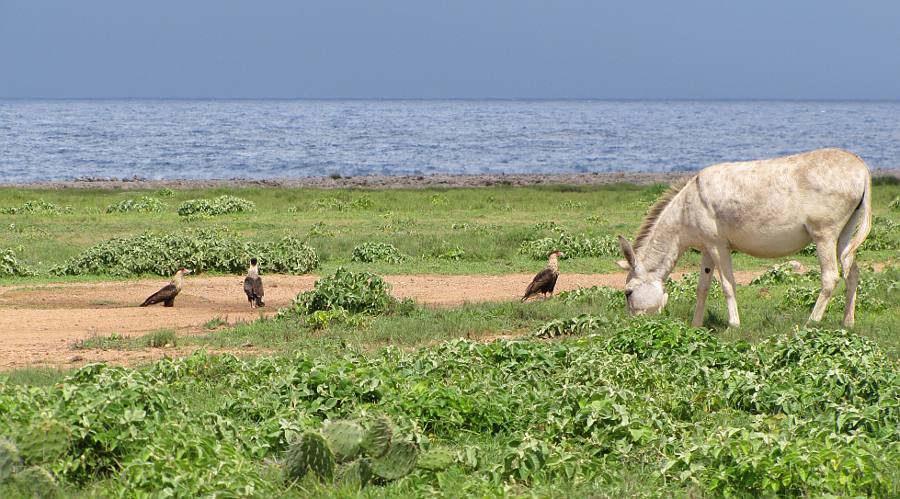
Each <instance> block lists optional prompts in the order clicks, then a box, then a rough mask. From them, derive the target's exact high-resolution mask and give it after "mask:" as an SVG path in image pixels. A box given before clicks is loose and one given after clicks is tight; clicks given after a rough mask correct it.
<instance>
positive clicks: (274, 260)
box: [51, 229, 319, 276]
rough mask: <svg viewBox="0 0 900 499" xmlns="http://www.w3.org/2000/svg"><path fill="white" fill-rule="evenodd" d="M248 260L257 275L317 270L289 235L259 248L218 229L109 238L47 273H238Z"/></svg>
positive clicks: (312, 257) (310, 254) (309, 253)
mask: <svg viewBox="0 0 900 499" xmlns="http://www.w3.org/2000/svg"><path fill="white" fill-rule="evenodd" d="M250 257H256V258H257V259H259V262H260V270H261V271H263V272H268V273H282V274H305V273H307V272H309V271H311V270H313V269H315V268H316V267H318V266H319V259H318V257H317V256H316V252H315V250H313V249H312V248H311V247H309V246H307V245H306V244H305V243H303V242H302V241H300V240H298V239H296V238H293V237H290V236H288V237H285V238H282V239H281V240H279V241H270V242H263V243H258V242H248V241H245V240H242V239H240V238H238V237H237V236H235V235H233V234H231V233H229V232H227V231H225V230H221V229H218V230H217V229H201V230H198V231H196V232H193V233H189V232H188V231H183V232H175V233H162V234H161V233H156V232H146V233H144V234H141V235H138V236H132V237H119V238H114V239H110V240H108V241H105V242H102V243H100V244H97V245H95V246H92V247H90V248H88V249H87V250H85V251H83V252H82V253H81V254H79V255H78V256H75V257H74V258H71V259H69V260H67V261H66V262H65V263H63V264H62V265H59V266H57V267H54V268H52V269H51V273H53V274H56V275H96V274H105V275H116V276H134V275H143V274H156V275H163V276H168V275H172V274H174V273H175V271H176V270H178V269H179V268H181V267H188V268H190V269H193V270H195V271H197V272H203V271H218V272H227V273H242V272H244V271H246V270H247V262H249V260H250Z"/></svg>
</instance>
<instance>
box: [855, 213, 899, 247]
mask: <svg viewBox="0 0 900 499" xmlns="http://www.w3.org/2000/svg"><path fill="white" fill-rule="evenodd" d="M859 249H860V250H863V251H885V250H887V251H891V250H900V224H898V223H897V222H894V221H893V220H891V219H890V218H887V217H879V216H876V217H874V218H873V219H872V230H871V231H870V232H869V237H867V238H866V240H865V241H863V243H862V245H861V246H860V247H859Z"/></svg>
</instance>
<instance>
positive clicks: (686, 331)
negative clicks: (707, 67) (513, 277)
mask: <svg viewBox="0 0 900 499" xmlns="http://www.w3.org/2000/svg"><path fill="white" fill-rule="evenodd" d="M661 190H662V189H661V187H659V186H655V187H646V188H639V187H634V186H613V187H596V188H569V187H546V188H484V189H459V190H440V191H439V190H398V191H361V190H360V191H357V190H354V191H326V190H308V189H306V190H289V189H245V190H237V191H228V192H226V191H219V190H204V191H175V192H174V193H168V192H164V193H158V192H138V193H134V192H129V193H124V192H110V191H28V190H24V191H23V190H15V191H13V190H8V189H7V190H2V191H0V209H3V208H10V207H21V206H22V205H23V204H25V203H26V202H28V201H36V200H40V199H42V200H44V201H46V202H49V203H53V204H54V205H55V206H56V207H57V208H59V210H60V211H61V213H59V214H46V213H44V214H3V215H0V222H2V225H0V227H3V228H4V229H5V230H4V231H3V232H2V233H0V249H6V248H9V249H12V251H13V254H14V255H15V257H14V258H15V260H16V263H17V264H24V265H25V266H26V267H28V268H29V269H30V271H31V273H32V274H33V275H29V276H6V277H4V278H3V281H4V282H5V283H28V282H48V281H58V280H91V279H110V278H111V277H109V276H104V275H93V274H91V275H76V276H67V277H59V276H55V275H51V274H50V270H51V269H52V268H53V267H54V266H59V265H62V264H64V263H65V262H66V260H67V259H70V258H73V257H76V256H78V255H79V254H80V253H82V252H83V251H84V250H86V249H88V248H89V247H91V246H93V245H95V244H98V243H101V242H103V241H104V240H107V239H109V238H113V237H127V236H134V235H138V234H141V233H143V232H146V231H148V230H152V231H156V232H159V233H172V232H180V233H185V234H193V233H196V232H197V231H198V230H200V229H204V228H207V229H211V228H216V230H220V231H226V232H227V233H229V234H234V235H236V237H238V238H240V240H241V241H246V242H266V241H274V240H278V239H279V238H281V237H283V236H285V235H290V236H293V237H295V238H296V239H297V240H299V241H303V242H305V243H307V244H308V245H309V246H311V247H312V248H314V250H315V252H316V254H317V256H318V260H319V266H318V268H317V269H315V270H314V271H313V272H314V273H316V274H320V275H322V276H331V275H333V274H334V272H335V270H336V269H337V268H338V267H345V268H347V269H350V270H351V271H353V272H374V273H376V274H400V273H437V274H488V273H490V274H498V273H507V272H533V271H536V270H537V269H539V268H541V267H542V266H543V261H539V260H536V259H534V258H533V257H531V256H529V255H528V254H523V253H521V252H520V248H523V247H524V248H525V249H526V250H527V249H528V248H530V247H531V246H529V242H533V241H536V240H540V239H542V238H553V239H554V240H556V241H559V242H569V243H572V241H576V242H577V241H581V242H584V241H592V242H591V243H590V244H587V243H584V244H580V243H579V244H580V245H579V244H575V243H573V244H574V247H575V248H576V249H578V250H579V251H584V252H585V253H592V255H593V256H579V255H578V254H576V255H575V256H574V257H573V258H570V259H567V260H564V261H563V262H562V263H561V267H562V271H563V272H604V271H613V270H615V266H614V262H615V260H616V259H617V258H618V257H617V256H616V255H615V252H614V251H611V250H609V249H608V248H607V246H604V244H605V243H606V242H607V241H609V240H610V238H611V236H612V235H614V234H618V233H623V234H628V235H630V234H632V233H633V232H634V230H635V229H636V227H637V226H638V225H639V222H640V217H641V214H642V213H643V212H644V211H645V210H646V209H647V207H648V206H649V205H650V204H651V203H652V202H653V200H654V199H655V198H656V196H657V195H658V194H659V193H660V192H661ZM221 194H230V195H236V196H240V197H241V198H244V199H247V200H250V201H252V202H254V203H255V205H256V209H255V211H254V212H251V213H238V214H230V215H221V216H214V217H209V218H199V217H183V216H179V215H178V214H177V210H178V208H179V206H180V205H181V203H182V202H184V201H186V200H188V199H194V198H213V197H215V196H218V195H221ZM898 195H900V186H898V185H896V184H891V183H889V182H882V183H879V184H878V185H876V187H875V192H874V206H875V213H876V215H878V216H879V217H880V218H879V225H878V229H879V230H880V231H881V232H878V233H877V234H875V235H874V238H878V244H877V245H874V246H875V247H874V249H866V250H864V251H862V252H861V253H860V260H861V261H862V262H863V263H864V266H868V265H871V264H874V263H876V262H879V263H887V264H888V266H887V269H886V270H884V271H882V272H877V273H875V272H872V271H871V270H866V271H864V273H863V277H862V280H863V288H864V289H863V291H862V293H863V294H862V296H861V298H860V303H859V308H858V311H857V326H856V327H855V328H854V329H853V330H852V331H843V330H840V329H839V321H840V317H841V307H842V304H840V303H836V302H833V303H832V305H831V306H830V307H829V310H828V313H827V314H826V317H825V319H824V321H823V323H822V324H821V329H807V328H805V327H804V323H805V321H806V318H807V316H808V313H809V309H810V305H811V302H810V300H814V298H815V292H816V290H817V286H818V284H817V282H816V281H815V279H814V278H810V277H809V276H802V275H795V274H793V273H791V272H788V271H785V270H781V271H778V272H774V273H772V274H771V275H769V276H768V277H766V278H765V279H764V280H762V281H761V282H758V283H754V284H752V285H750V286H744V287H741V288H739V290H738V300H739V304H740V307H741V313H742V317H741V318H742V327H741V328H740V329H738V330H733V329H727V328H726V327H725V323H726V313H725V306H724V300H723V299H722V297H721V293H720V292H719V291H718V290H717V289H714V290H713V292H712V293H711V298H710V304H709V311H708V313H707V320H706V326H707V328H706V329H691V328H689V327H687V323H689V321H690V317H691V313H692V306H693V284H692V282H691V278H690V277H688V278H685V279H684V280H682V281H679V282H672V283H670V284H669V291H670V294H671V299H670V304H669V306H668V308H667V310H666V311H665V312H664V314H663V315H662V316H661V317H657V318H640V319H632V318H629V317H627V316H626V314H625V313H624V306H623V301H622V297H621V294H620V293H618V292H616V291H615V290H610V289H605V288H595V289H589V290H582V291H575V292H569V293H565V294H563V295H560V296H557V297H555V298H553V299H550V300H545V301H538V302H529V303H524V304H523V303H519V302H505V303H485V304H471V305H465V306H462V307H457V308H449V309H435V308H425V307H421V306H418V305H416V304H414V303H401V302H396V301H395V300H392V299H390V298H389V297H387V296H385V295H381V294H379V292H378V290H377V289H375V288H371V289H370V288H365V289H362V290H360V289H355V290H348V289H345V288H342V287H341V286H340V285H341V284H342V283H341V282H338V281H339V279H338V278H334V280H335V282H336V283H337V284H336V285H335V287H334V288H332V291H331V292H333V293H336V295H337V297H336V298H335V299H336V300H337V301H338V302H340V301H341V300H344V301H343V303H344V304H345V309H346V311H342V310H334V309H328V308H324V309H319V308H317V306H315V305H310V304H314V303H316V301H315V300H314V298H315V296H314V295H308V296H307V299H306V300H305V301H303V300H301V303H303V304H305V305H298V307H297V309H296V310H294V311H293V312H290V313H289V312H285V313H284V314H283V315H284V317H282V318H279V319H267V320H260V321H257V322H254V323H248V324H241V325H237V326H235V327H223V326H222V325H221V324H219V323H218V322H216V321H211V322H210V323H209V324H207V325H206V329H207V331H208V332H206V333H204V334H201V335H196V336H190V337H178V338H175V337H174V335H173V334H172V333H170V332H166V331H157V332H154V333H152V334H151V335H148V336H147V337H139V338H133V337H132V338H130V337H122V336H112V337H95V338H92V339H90V340H87V341H85V342H84V343H83V344H81V345H80V346H79V348H106V349H134V348H154V345H159V344H161V343H165V342H175V341H177V343H178V346H197V347H201V348H202V347H206V348H209V349H211V350H212V349H217V348H235V349H240V348H242V347H247V346H252V347H253V348H255V349H259V350H262V351H266V352H271V353H270V354H267V355H265V356H262V357H259V358H247V359H239V358H236V357H233V356H230V355H224V356H213V355H208V354H206V353H203V352H200V353H196V354H194V355H193V356H191V357H188V358H184V359H178V360H163V361H160V362H157V363H155V364H152V365H149V366H141V367H137V368H119V367H107V366H102V365H91V366H86V367H84V368H81V369H79V370H76V371H62V370H58V369H52V368H35V369H27V370H19V371H13V372H8V373H5V374H2V375H0V433H2V434H3V435H6V436H7V438H9V439H10V440H12V441H14V442H15V445H16V449H17V452H18V454H19V457H18V458H17V459H15V460H13V461H14V466H11V467H10V469H11V470H13V473H12V474H11V475H10V476H9V478H7V479H6V480H5V483H4V484H3V485H0V495H3V496H15V495H23V496H29V495H33V494H35V493H36V491H37V490H38V489H39V488H41V487H44V488H45V489H46V491H50V493H51V494H60V495H65V496H84V497H91V496H98V497H108V496H165V495H173V496H183V497H194V496H205V495H213V494H218V495H219V496H226V497H227V496H260V497H279V496H281V497H309V496H319V497H336V496H337V497H346V496H356V495H361V496H367V497H409V496H426V495H427V496H431V495H436V496H447V497H457V496H460V495H469V496H479V497H483V496H529V495H533V496H540V497H559V496H573V497H574V496H601V497H603V496H605V497H621V496H632V495H645V496H721V495H737V496H759V495H808V496H819V495H827V494H834V495H870V496H882V497H888V496H900V473H898V470H900V429H898V428H900V369H898V358H900V335H898V332H900V314H898V311H900V305H898V303H900V284H898V283H900V270H898V269H897V268H896V262H897V254H898V248H900V246H898V244H900V233H898V231H897V230H895V228H893V227H892V226H891V223H900V210H896V209H892V208H891V207H890V203H891V201H892V200H894V199H895V198H896V197H897V196H898ZM141 196H151V197H154V198H156V199H159V200H160V201H162V202H164V203H166V205H167V206H166V207H165V208H164V209H163V211H161V212H158V213H116V214H108V213H106V209H107V206H109V205H111V204H112V203H115V202H118V201H121V200H123V199H126V198H139V197H141ZM32 206H34V205H32ZM69 208H70V209H69ZM885 227H886V228H887V229H885ZM563 234H564V235H565V236H567V237H568V238H565V237H563V236H562V235H563ZM372 242H381V243H389V244H391V245H393V246H394V247H395V248H396V249H397V250H399V253H400V254H401V255H402V256H403V258H401V259H400V261H395V262H390V261H375V262H359V261H351V259H352V255H353V252H354V248H356V247H357V246H359V245H361V244H363V243H372ZM523 245H524V246H523ZM575 253H577V251H576V252H575ZM798 259H799V260H801V261H803V262H804V263H805V264H807V266H810V267H811V268H815V267H816V265H815V257H814V256H811V255H800V256H798ZM696 262H697V256H696V255H694V254H691V253H688V254H686V255H685V257H684V258H683V259H682V262H681V266H684V267H686V268H688V269H691V270H693V268H694V266H695V265H696ZM7 263H8V262H7ZM735 263H736V267H737V268H739V269H764V268H768V267H771V266H772V265H774V264H775V263H778V262H774V261H764V260H757V259H753V258H749V257H746V256H743V255H740V256H736V260H735ZM892 265H893V266H892ZM323 280H325V281H327V280H328V279H327V278H326V279H323ZM369 282H372V281H369ZM335 290H336V291H335ZM323 292H324V291H323ZM838 294H840V291H839V293H838ZM360 296H364V297H365V298H364V299H360V298H359V297H360ZM359 302H363V303H365V304H369V305H372V306H371V307H369V308H367V309H366V312H365V313H354V311H353V310H352V306H355V305H354V304H358V303H359ZM381 415H386V416H388V417H390V418H391V419H392V420H393V424H394V425H395V428H394V441H395V442H396V443H397V445H406V446H407V447H410V446H411V447H413V448H414V449H416V451H417V452H418V454H419V466H417V467H416V468H415V469H414V470H412V471H411V472H409V473H395V475H401V476H398V477H395V476H394V475H390V474H387V475H389V476H388V477H386V476H385V475H377V476H376V478H375V479H373V480H372V481H371V482H370V483H369V484H368V485H367V486H366V487H364V488H362V489H361V491H360V490H359V483H358V482H353V481H352V480H347V479H345V478H346V477H347V476H349V472H348V470H349V469H351V468H352V467H351V465H349V464H338V465H337V470H338V473H337V476H338V478H336V479H335V480H334V483H332V481H330V480H320V479H318V478H317V477H316V476H315V474H314V473H310V474H307V475H306V476H304V477H302V478H297V477H296V476H292V475H291V472H290V469H291V468H292V464H293V463H294V461H293V460H291V459H288V458H287V457H286V456H287V455H288V453H287V451H288V449H289V448H290V446H291V444H292V443H293V442H296V441H298V440H299V439H301V438H309V439H312V438H313V437H312V436H309V435H311V434H318V432H319V431H320V429H321V428H322V424H323V421H325V420H340V419H350V420H354V421H357V422H358V423H359V424H361V425H362V426H363V427H365V428H366V429H368V430H369V431H372V427H374V426H376V424H377V421H379V417H380V416H381ZM303 435H307V436H306V437H303ZM0 447H2V445H0ZM0 450H2V449H0ZM435 456H438V457H441V458H442V460H439V461H440V465H431V466H428V465H426V464H427V463H434V462H435V459H436V457H435ZM360 459H364V460H366V462H367V463H369V464H367V465H366V466H371V467H372V469H384V467H385V466H387V465H388V464H390V465H392V467H391V468H390V469H391V470H392V471H396V467H398V466H399V465H397V464H396V462H385V459H384V457H379V456H374V457H373V456H367V457H365V458H360ZM395 461H396V460H395ZM358 464H359V463H358V462H357V468H353V469H356V470H358V469H359V466H358ZM4 469H5V468H3V461H2V452H0V472H3V473H5V472H4V471H2V470H4ZM405 471H409V470H405ZM48 476H49V477H50V478H48ZM379 477H380V478H379ZM3 478H4V476H3V475H0V483H2V482H3ZM51 478H52V480H51ZM51 481H52V483H51ZM41 490H44V489H41ZM38 492H39V491H38Z"/></svg>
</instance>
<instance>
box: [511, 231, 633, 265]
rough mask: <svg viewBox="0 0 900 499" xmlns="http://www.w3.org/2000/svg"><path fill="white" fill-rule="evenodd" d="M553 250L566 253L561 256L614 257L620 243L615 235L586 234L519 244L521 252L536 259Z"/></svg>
mask: <svg viewBox="0 0 900 499" xmlns="http://www.w3.org/2000/svg"><path fill="white" fill-rule="evenodd" d="M553 250H560V251H562V252H563V253H564V256H562V257H561V258H587V257H594V258H596V257H614V256H617V255H618V254H619V243H618V241H617V240H616V238H615V237H613V236H609V235H607V236H599V237H590V236H587V235H585V234H579V235H575V236H571V235H568V234H560V235H559V236H558V237H555V238H554V237H544V238H541V239H534V240H531V241H525V242H523V243H522V244H521V245H520V246H519V254H521V255H526V256H528V257H530V258H532V259H535V260H544V259H546V258H547V254H548V253H550V252H551V251H553Z"/></svg>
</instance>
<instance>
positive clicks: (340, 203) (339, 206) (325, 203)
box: [313, 196, 375, 212]
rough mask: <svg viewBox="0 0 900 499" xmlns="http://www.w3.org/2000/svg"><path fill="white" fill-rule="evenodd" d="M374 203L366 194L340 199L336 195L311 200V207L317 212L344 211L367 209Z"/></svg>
mask: <svg viewBox="0 0 900 499" xmlns="http://www.w3.org/2000/svg"><path fill="white" fill-rule="evenodd" d="M374 205H375V203H373V202H372V199H371V198H369V197H368V196H360V197H358V198H355V199H350V200H348V199H341V198H337V197H327V198H320V199H316V200H315V201H313V208H314V209H315V210H316V211H319V212H325V211H337V212H345V211H350V210H368V209H371V208H372V207H373V206H374Z"/></svg>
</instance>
